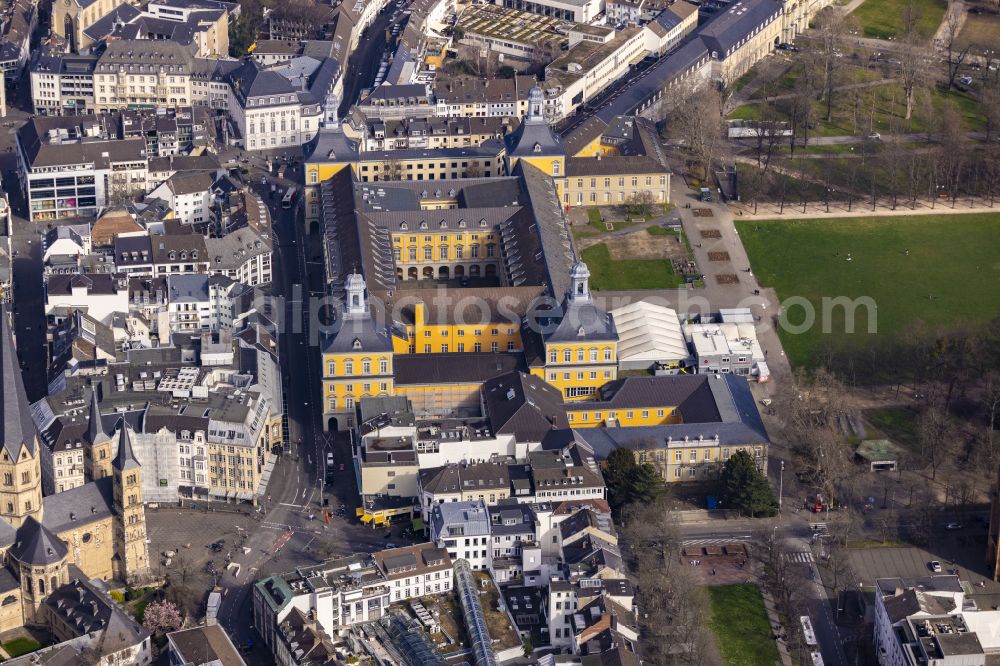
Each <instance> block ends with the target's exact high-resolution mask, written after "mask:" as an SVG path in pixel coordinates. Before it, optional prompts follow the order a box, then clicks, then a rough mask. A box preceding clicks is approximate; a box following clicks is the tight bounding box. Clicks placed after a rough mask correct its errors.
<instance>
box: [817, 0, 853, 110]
mask: <svg viewBox="0 0 1000 666" xmlns="http://www.w3.org/2000/svg"><path fill="white" fill-rule="evenodd" d="M854 25H855V22H854V20H853V19H851V18H850V17H849V16H848V15H847V14H845V13H844V11H843V9H841V8H840V7H836V6H832V5H831V6H829V7H826V8H825V9H823V10H822V11H821V12H820V13H819V14H818V15H817V16H816V28H817V36H818V38H819V48H818V49H817V54H818V56H819V59H820V63H821V67H822V69H823V87H822V88H823V91H824V92H823V94H824V96H825V98H826V119H827V121H828V122H829V121H830V120H832V119H833V95H834V89H835V88H836V80H837V61H838V59H839V58H840V57H842V56H843V53H841V49H842V48H843V46H844V41H845V39H846V37H847V36H848V35H849V34H850V31H851V29H852V28H853V26H854Z"/></svg>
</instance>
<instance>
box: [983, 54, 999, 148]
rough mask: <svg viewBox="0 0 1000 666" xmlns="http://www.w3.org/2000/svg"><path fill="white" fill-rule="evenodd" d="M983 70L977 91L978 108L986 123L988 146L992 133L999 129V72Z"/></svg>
mask: <svg viewBox="0 0 1000 666" xmlns="http://www.w3.org/2000/svg"><path fill="white" fill-rule="evenodd" d="M983 69H984V70H985V71H986V74H985V75H984V76H983V79H982V85H981V87H980V90H979V108H980V109H981V110H982V113H983V119H984V120H985V121H986V128H985V129H986V143H987V144H989V143H990V142H991V141H992V140H993V135H994V132H996V131H997V130H998V129H1000V72H991V71H990V70H989V69H987V68H986V67H984V68H983Z"/></svg>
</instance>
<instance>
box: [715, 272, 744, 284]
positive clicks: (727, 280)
mask: <svg viewBox="0 0 1000 666" xmlns="http://www.w3.org/2000/svg"><path fill="white" fill-rule="evenodd" d="M715 281H716V282H717V283H719V284H739V282H740V278H739V276H737V275H736V274H735V273H720V274H718V275H716V276H715Z"/></svg>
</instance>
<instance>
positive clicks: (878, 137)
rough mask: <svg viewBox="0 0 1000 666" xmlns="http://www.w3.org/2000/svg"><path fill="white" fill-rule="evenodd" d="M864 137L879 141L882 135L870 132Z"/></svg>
mask: <svg viewBox="0 0 1000 666" xmlns="http://www.w3.org/2000/svg"><path fill="white" fill-rule="evenodd" d="M865 138H866V139H868V140H869V141H881V140H882V135H881V134H879V133H878V132H872V133H871V134H869V135H868V136H866V137H865Z"/></svg>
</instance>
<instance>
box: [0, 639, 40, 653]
mask: <svg viewBox="0 0 1000 666" xmlns="http://www.w3.org/2000/svg"><path fill="white" fill-rule="evenodd" d="M40 647H42V644H41V643H39V642H38V641H33V640H31V639H30V638H24V637H21V638H14V639H12V640H9V641H7V642H6V643H4V644H3V649H4V650H6V651H7V654H9V655H10V656H11V657H12V658H13V657H20V656H21V655H23V654H28V653H29V652H34V651H35V650H37V649H39V648H40Z"/></svg>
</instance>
